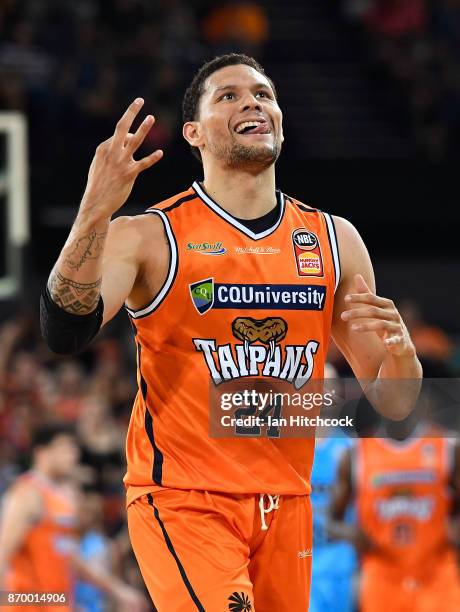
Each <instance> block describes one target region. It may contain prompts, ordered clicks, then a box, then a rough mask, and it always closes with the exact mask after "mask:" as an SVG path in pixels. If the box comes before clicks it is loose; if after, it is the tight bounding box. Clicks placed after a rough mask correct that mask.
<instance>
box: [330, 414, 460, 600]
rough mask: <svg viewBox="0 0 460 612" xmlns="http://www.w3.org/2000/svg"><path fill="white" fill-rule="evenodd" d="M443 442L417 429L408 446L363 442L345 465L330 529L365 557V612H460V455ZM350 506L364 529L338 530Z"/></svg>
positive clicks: (438, 433) (346, 458) (389, 440)
mask: <svg viewBox="0 0 460 612" xmlns="http://www.w3.org/2000/svg"><path fill="white" fill-rule="evenodd" d="M390 435H391V431H390ZM441 435H442V432H441V431H439V430H436V429H435V428H434V427H433V426H430V425H428V424H422V423H420V424H419V425H418V426H417V429H416V430H415V431H414V432H413V434H412V435H409V436H408V437H405V438H403V439H397V438H395V437H393V438H392V437H387V438H381V439H380V438H362V439H360V440H358V441H357V445H356V447H355V448H352V449H349V450H348V451H347V452H346V454H345V455H344V457H343V459H342V463H341V465H340V469H339V477H338V482H337V486H336V488H335V490H334V494H333V498H332V505H331V516H332V519H333V520H332V525H331V529H332V530H333V531H334V532H335V534H336V535H337V536H339V537H342V538H346V539H348V540H349V541H351V542H353V543H354V544H355V545H356V547H357V549H358V550H359V552H360V553H361V562H362V575H361V588H360V610H361V611H362V612H387V610H391V612H406V611H407V610H411V612H455V611H457V610H460V575H459V569H458V565H457V555H456V549H455V545H454V542H453V541H452V539H451V535H452V534H453V531H452V530H451V529H450V525H449V521H450V520H451V514H452V512H453V511H456V512H458V504H459V501H460V477H459V475H460V448H459V447H456V448H455V447H454V445H453V442H454V440H453V439H449V438H443V437H440V436H441ZM435 436H438V437H435ZM353 500H355V502H356V505H357V511H358V521H357V523H358V525H359V527H357V526H353V525H350V524H345V523H344V522H341V521H343V517H344V509H345V508H346V507H347V505H348V504H349V503H350V502H351V501H353ZM457 540H458V536H457Z"/></svg>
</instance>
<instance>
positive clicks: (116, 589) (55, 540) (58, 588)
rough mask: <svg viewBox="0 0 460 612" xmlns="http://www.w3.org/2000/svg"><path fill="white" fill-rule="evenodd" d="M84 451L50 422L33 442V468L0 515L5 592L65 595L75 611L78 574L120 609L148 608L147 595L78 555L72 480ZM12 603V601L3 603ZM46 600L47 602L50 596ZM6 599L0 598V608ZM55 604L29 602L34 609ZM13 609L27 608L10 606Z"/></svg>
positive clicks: (0, 567) (7, 498) (68, 606)
mask: <svg viewBox="0 0 460 612" xmlns="http://www.w3.org/2000/svg"><path fill="white" fill-rule="evenodd" d="M78 457H79V449H78V446H77V444H76V441H75V438H74V436H73V434H72V432H71V430H70V429H68V428H67V429H66V428H63V427H62V426H60V425H44V426H42V427H41V428H40V429H39V430H38V431H37V432H36V434H35V437H34V441H33V465H32V469H31V470H29V471H28V472H25V473H24V474H23V475H22V476H20V477H19V478H18V479H17V481H16V482H15V483H14V484H13V485H12V487H11V489H10V490H9V491H8V492H7V493H6V494H5V499H4V501H3V504H2V506H3V508H2V513H1V515H0V591H2V590H5V591H9V592H11V594H12V595H13V596H14V594H19V593H24V594H27V593H28V594H30V595H31V594H32V593H37V592H40V593H47V594H49V595H50V596H51V594H53V593H54V594H55V595H56V597H57V596H58V594H64V595H65V598H66V604H65V605H62V603H61V605H60V606H59V609H60V610H63V609H64V610H73V609H74V606H73V588H74V576H75V575H79V576H80V577H81V578H82V579H83V580H87V581H90V582H92V583H94V584H95V585H97V586H99V587H100V588H101V589H103V590H104V591H106V592H107V593H109V594H110V595H112V596H113V597H115V599H116V600H117V601H118V603H119V605H120V609H125V608H126V609H128V608H129V609H130V610H144V609H146V606H145V604H146V602H145V601H144V598H143V596H142V595H140V594H138V593H137V592H136V591H135V590H134V589H132V588H131V587H128V586H127V585H125V584H124V583H123V582H121V581H120V580H118V579H117V578H115V577H114V576H111V575H110V574H108V573H107V572H105V571H102V570H99V569H96V568H94V567H93V566H91V565H88V564H85V563H84V562H83V561H82V560H81V558H80V557H79V554H78V544H77V539H76V537H77V524H76V521H77V514H76V504H77V497H78V496H77V489H76V488H75V486H74V485H73V484H72V482H71V478H72V475H73V474H74V472H75V468H76V466H77V462H78ZM3 603H5V604H6V602H3ZM45 603H46V600H45ZM1 606H2V602H0V607H1ZM55 607H56V602H55V605H50V606H46V605H44V603H43V601H41V602H40V601H39V602H37V605H36V606H34V605H33V604H30V603H29V604H28V609H32V610H42V611H46V610H55ZM8 609H10V610H16V609H17V610H22V609H23V608H22V607H20V606H14V605H9V607H8Z"/></svg>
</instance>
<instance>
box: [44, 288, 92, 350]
mask: <svg viewBox="0 0 460 612" xmlns="http://www.w3.org/2000/svg"><path fill="white" fill-rule="evenodd" d="M103 314H104V302H103V301H102V297H100V298H99V303H98V305H97V307H96V310H93V312H90V313H89V314H86V315H76V314H72V313H70V312H67V311H66V310H63V309H62V308H60V307H59V306H58V305H57V304H56V302H54V301H53V299H52V297H51V295H50V293H49V290H48V287H46V288H45V290H44V291H43V292H42V294H41V296H40V329H41V332H42V336H43V338H44V340H45V342H46V344H47V345H48V347H49V348H50V349H51V350H52V351H53V352H54V353H59V354H60V355H70V354H73V353H77V352H79V351H81V350H82V349H84V348H85V347H86V346H87V345H88V344H89V342H90V341H91V340H92V339H93V338H94V336H95V335H96V334H97V332H98V331H99V329H100V328H101V325H102V315H103Z"/></svg>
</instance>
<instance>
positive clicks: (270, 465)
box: [41, 54, 421, 612]
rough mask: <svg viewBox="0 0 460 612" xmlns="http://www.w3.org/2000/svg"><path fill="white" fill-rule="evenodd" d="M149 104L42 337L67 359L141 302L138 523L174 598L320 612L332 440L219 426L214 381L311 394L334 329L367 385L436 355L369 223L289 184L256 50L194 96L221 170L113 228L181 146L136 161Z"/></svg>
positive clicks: (211, 164) (186, 604) (143, 560)
mask: <svg viewBox="0 0 460 612" xmlns="http://www.w3.org/2000/svg"><path fill="white" fill-rule="evenodd" d="M142 105H143V100H142V99H136V100H135V101H134V102H133V103H132V104H131V105H130V106H129V108H128V109H127V111H126V113H125V114H124V115H123V117H122V118H121V119H120V121H119V122H118V124H117V127H116V129H115V132H114V134H113V136H112V137H110V138H109V139H108V140H107V141H105V142H104V143H102V144H101V145H99V147H98V148H97V151H96V155H95V157H94V159H93V162H92V164H91V168H90V171H89V176H88V184H87V187H86V190H85V193H84V196H83V199H82V202H81V205H80V210H79V213H78V215H77V218H76V221H75V223H74V225H73V228H72V231H71V233H70V235H69V238H68V240H67V242H66V244H65V246H64V248H63V250H62V252H61V254H60V256H59V258H58V260H57V262H56V264H55V266H54V268H53V271H52V273H51V275H50V278H49V282H48V286H47V288H46V290H45V291H44V292H43V293H42V299H41V324H42V331H43V334H44V336H45V338H46V339H47V342H48V344H49V346H50V347H51V348H52V349H53V350H55V351H56V352H62V353H66V352H71V351H72V350H78V349H79V348H81V347H82V346H84V345H85V344H87V342H89V341H90V340H91V338H92V337H94V336H95V334H96V333H97V331H98V329H99V327H100V326H101V324H103V323H106V322H107V321H109V320H110V319H111V318H112V317H113V316H114V315H115V314H116V313H117V312H118V310H119V309H120V308H121V307H122V306H123V305H125V306H126V309H127V311H128V313H129V315H130V317H131V321H132V324H133V329H134V333H135V338H136V346H137V357H138V384H139V391H138V394H137V397H136V400H135V403H134V409H133V413H132V417H131V422H130V426H129V432H128V440H127V459H128V471H127V474H126V477H125V484H126V487H127V503H128V524H129V529H130V535H131V540H132V543H133V547H134V551H135V553H136V556H137V559H138V562H139V565H140V568H141V571H142V574H143V576H144V579H145V582H146V584H147V586H148V589H149V591H150V594H151V596H152V599H153V602H154V604H155V606H156V608H157V609H158V610H160V612H162V611H163V610H167V611H168V612H169V611H171V610H174V611H182V610H184V611H185V610H191V609H198V610H212V611H214V610H216V611H217V610H219V611H220V610H224V609H228V610H234V611H236V610H252V609H256V610H257V611H258V612H263V611H270V612H272V611H273V610H280V611H281V610H290V611H299V612H300V611H302V612H303V611H304V610H306V609H307V607H308V597H309V580H310V568H311V550H312V542H311V535H312V533H311V507H310V500H309V493H310V483H309V478H310V470H311V464H312V459H313V451H314V441H313V440H312V439H286V438H282V437H281V438H277V437H276V436H277V432H274V434H273V436H271V437H270V436H269V437H267V436H265V435H262V432H261V430H260V429H259V428H258V426H257V425H256V426H255V427H254V428H252V429H251V431H250V432H249V433H250V436H248V437H238V438H233V439H231V438H226V439H220V438H219V439H217V438H216V437H212V436H211V435H210V433H209V420H210V412H209V410H210V407H209V399H210V396H211V391H212V392H213V393H214V392H218V390H219V388H223V387H222V385H223V384H224V385H225V384H226V385H228V384H229V383H231V382H233V383H235V384H241V383H243V382H245V381H247V382H248V384H249V385H250V384H251V381H253V380H258V381H265V382H266V383H269V382H270V381H282V383H283V384H284V385H288V386H289V388H290V389H292V390H296V389H297V390H299V389H301V388H302V387H303V386H304V385H305V384H306V382H308V381H309V380H315V379H321V378H322V377H323V369H324V362H325V357H326V353H327V347H328V343H329V339H330V337H331V335H332V336H333V337H334V338H335V340H336V343H337V344H338V346H339V347H340V349H341V350H342V352H343V353H344V355H345V356H346V358H347V359H348V361H349V363H350V364H351V366H352V368H353V370H354V372H355V374H356V376H357V377H359V378H361V379H364V378H367V379H374V378H376V377H378V378H380V379H385V378H398V377H399V378H405V379H407V378H410V379H419V378H420V377H421V368H420V364H419V362H418V360H417V357H416V354H415V349H414V346H413V344H412V342H411V340H410V337H409V334H408V333H407V330H406V327H405V326H404V323H403V322H402V320H401V317H400V315H399V313H398V311H397V309H396V307H395V305H394V304H393V302H392V301H391V300H388V299H386V298H383V297H379V296H377V295H376V294H375V283H374V275H373V271H372V265H371V262H370V259H369V255H368V253H367V251H366V248H365V246H364V244H363V242H362V240H361V238H360V236H359V234H358V232H357V231H356V230H355V229H354V227H353V226H352V225H351V224H350V223H348V222H347V221H345V220H344V219H341V218H338V217H337V218H333V217H331V216H330V215H328V214H326V213H322V212H321V211H319V210H316V209H314V208H311V207H309V206H306V205H304V204H302V203H301V202H299V201H298V200H295V199H294V198H291V197H289V196H286V195H285V194H284V193H282V192H281V191H280V190H278V189H276V184H275V162H276V160H277V158H278V156H279V154H280V151H281V146H282V143H283V128H282V113H281V109H280V107H279V105H278V102H277V95H276V91H275V87H274V84H273V82H272V81H271V80H270V79H269V78H268V77H267V76H266V75H265V73H264V71H263V68H262V67H261V66H260V65H259V64H258V63H257V62H256V61H255V60H253V59H252V58H249V57H246V56H244V55H237V54H231V55H227V56H222V57H220V58H216V59H214V60H213V61H211V62H209V63H207V64H205V65H204V66H203V67H202V68H201V70H200V71H199V72H198V73H197V75H196V76H195V78H194V79H193V81H192V83H191V85H190V87H189V88H188V89H187V92H186V94H185V97H184V103H183V111H184V126H183V135H184V138H185V139H186V141H187V142H188V143H189V145H190V146H191V147H192V149H193V151H194V153H195V154H196V155H197V156H198V157H199V158H200V160H201V162H202V164H203V171H204V180H202V181H196V182H195V183H194V184H193V185H192V186H191V187H190V188H188V189H186V190H185V191H183V192H181V193H179V194H177V195H175V196H174V197H171V198H169V199H167V200H166V201H164V202H161V203H159V204H158V205H155V206H153V207H151V208H149V210H148V211H147V212H146V214H144V215H140V216H137V217H131V218H128V217H120V218H118V219H116V220H115V221H113V222H111V221H110V219H111V216H112V215H113V214H114V213H115V212H116V211H117V210H118V209H119V208H121V206H122V205H123V204H124V202H125V201H126V199H127V198H128V196H129V194H130V192H131V189H132V187H133V184H134V181H135V180H136V178H137V176H138V175H139V173H140V172H142V171H143V170H146V169H148V168H150V167H152V166H153V165H154V164H156V163H157V162H158V161H159V160H160V158H161V156H162V154H163V153H162V152H161V151H155V152H153V153H151V154H150V155H149V156H147V157H145V158H143V159H139V160H135V158H134V154H135V153H136V151H137V150H138V148H139V147H140V145H141V144H142V142H143V141H144V138H145V136H146V134H147V133H148V132H149V130H150V129H151V127H152V125H153V122H154V119H153V117H152V116H151V115H147V116H146V117H145V119H144V121H143V122H142V123H141V125H140V127H139V128H138V129H137V130H136V131H135V132H134V133H130V128H131V126H132V123H133V121H134V119H135V118H136V116H137V115H138V114H139V112H140V110H141V108H142ZM152 176H154V175H152ZM416 387H417V385H415V387H414V389H412V390H410V391H409V392H406V393H405V394H402V395H400V397H399V399H400V401H399V403H397V402H396V401H394V397H393V398H392V397H390V396H389V394H387V395H386V396H383V395H382V394H379V393H376V394H375V396H374V403H375V404H376V406H377V408H378V409H379V410H380V411H381V412H382V413H383V414H385V415H387V416H390V417H394V418H401V417H402V416H404V415H405V414H407V413H408V412H409V411H410V410H411V407H412V405H413V402H414V399H415V396H416V394H417V388H416ZM395 406H397V410H395ZM257 408H258V407H257V406H254V405H253V406H250V407H249V408H244V409H243V410H246V412H247V413H248V411H249V412H252V415H253V416H254V414H255V413H256V412H257ZM247 433H248V432H247V431H246V434H247Z"/></svg>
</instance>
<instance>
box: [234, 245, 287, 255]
mask: <svg viewBox="0 0 460 612" xmlns="http://www.w3.org/2000/svg"><path fill="white" fill-rule="evenodd" d="M235 253H236V254H237V255H278V254H279V253H281V249H280V248H278V247H272V246H244V247H235Z"/></svg>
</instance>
